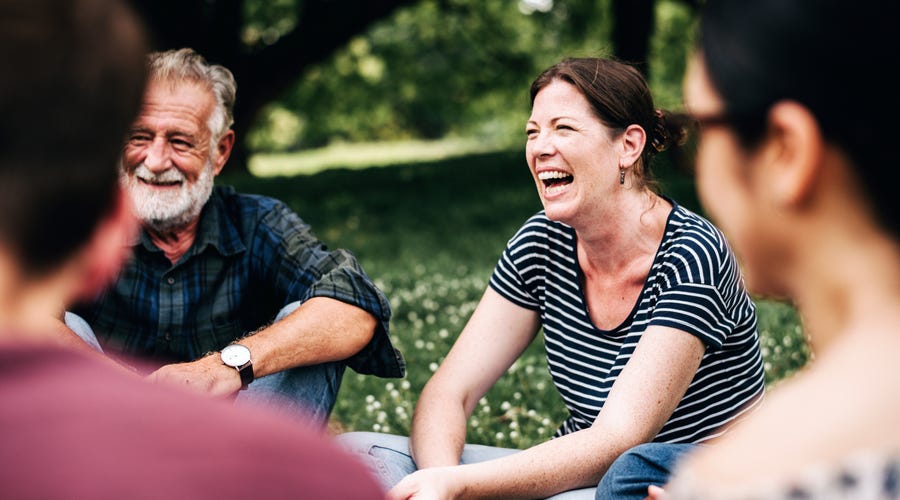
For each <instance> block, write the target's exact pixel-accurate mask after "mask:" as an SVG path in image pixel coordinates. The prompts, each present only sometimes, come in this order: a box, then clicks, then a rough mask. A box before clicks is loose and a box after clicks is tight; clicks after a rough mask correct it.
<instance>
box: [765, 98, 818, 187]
mask: <svg viewBox="0 0 900 500" xmlns="http://www.w3.org/2000/svg"><path fill="white" fill-rule="evenodd" d="M766 141H767V143H768V145H767V147H766V148H765V150H764V152H763V157H762V158H763V159H764V160H765V162H766V166H765V167H764V168H766V169H767V170H768V172H767V174H766V180H767V184H769V188H770V189H771V190H772V193H771V194H772V195H774V197H775V200H776V202H777V203H779V204H786V205H802V204H803V203H804V202H805V201H807V200H808V199H809V197H810V195H811V193H812V191H813V188H814V187H815V184H816V180H817V178H818V176H819V174H820V171H821V168H822V161H823V155H824V153H825V140H824V138H823V137H822V132H821V129H820V128H819V124H818V122H817V121H816V118H815V116H813V114H812V113H811V112H810V111H809V110H808V109H807V108H806V107H805V106H803V105H802V104H800V103H797V102H794V101H782V102H779V103H776V104H775V105H774V106H772V108H771V109H770V110H769V115H768V132H767V136H766Z"/></svg>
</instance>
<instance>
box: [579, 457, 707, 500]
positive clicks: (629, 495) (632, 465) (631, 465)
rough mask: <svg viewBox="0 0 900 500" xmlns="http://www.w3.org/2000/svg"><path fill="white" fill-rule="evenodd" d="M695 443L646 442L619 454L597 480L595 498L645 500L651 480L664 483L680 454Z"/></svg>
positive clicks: (655, 482)
mask: <svg viewBox="0 0 900 500" xmlns="http://www.w3.org/2000/svg"><path fill="white" fill-rule="evenodd" d="M698 446H702V445H697V444H669V443H645V444H640V445H637V446H635V447H634V448H631V449H630V450H628V451H626V452H625V453H623V454H621V455H619V458H617V459H616V460H615V461H613V463H612V465H611V466H610V467H609V470H607V471H606V474H605V475H604V476H603V479H601V480H600V484H599V485H598V486H597V497H596V500H644V498H646V497H647V487H648V486H649V485H651V484H653V485H656V486H663V485H665V484H666V481H668V479H669V474H670V473H671V472H672V468H673V467H674V466H675V462H677V461H678V458H680V457H681V455H684V454H685V453H687V452H689V451H691V450H693V449H695V448H697V447H698Z"/></svg>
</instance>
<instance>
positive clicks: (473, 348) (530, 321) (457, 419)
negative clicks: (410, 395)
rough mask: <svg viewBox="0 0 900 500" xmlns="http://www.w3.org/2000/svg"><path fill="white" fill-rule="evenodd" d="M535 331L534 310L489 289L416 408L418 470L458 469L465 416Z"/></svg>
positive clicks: (414, 448) (413, 449)
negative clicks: (430, 468)
mask: <svg viewBox="0 0 900 500" xmlns="http://www.w3.org/2000/svg"><path fill="white" fill-rule="evenodd" d="M538 328H539V317H538V313H537V312H536V311H531V310H528V309H525V308H523V307H520V306H517V305H515V304H513V303H512V302H510V301H508V300H506V299H505V298H503V297H502V296H501V295H500V294H498V293H497V292H495V291H494V290H493V289H492V288H490V287H488V288H487V290H486V291H485V292H484V295H483V296H482V298H481V301H480V302H479V303H478V307H476V309H475V312H474V313H472V317H471V318H469V321H468V323H467V324H466V326H465V328H463V331H462V333H460V335H459V338H457V340H456V342H455V343H454V344H453V347H452V348H451V349H450V352H449V353H448V354H447V357H446V359H445V360H444V362H443V363H441V366H440V368H438V370H437V372H435V374H434V375H433V376H432V377H431V379H430V380H429V381H428V383H427V384H425V388H424V389H423V390H422V394H421V395H420V396H419V400H418V402H417V403H416V409H415V412H414V414H413V423H412V431H411V433H410V451H411V452H412V454H413V458H414V460H415V461H416V465H417V466H418V467H419V468H420V469H424V468H428V467H435V466H443V465H457V464H459V458H460V455H461V454H462V448H463V445H464V444H465V439H466V421H467V419H468V418H469V415H471V413H472V411H473V410H474V408H475V405H476V404H477V403H478V400H479V399H480V398H481V397H482V396H484V394H485V393H486V392H487V391H488V389H489V388H490V387H491V386H492V385H493V384H494V382H496V381H497V379H498V378H500V376H501V375H503V374H504V373H505V372H506V370H507V369H508V368H509V367H510V366H512V364H513V362H514V361H515V360H516V359H517V358H518V357H519V355H521V354H522V352H523V351H524V350H525V348H527V347H528V345H529V344H530V343H531V341H532V340H533V339H534V337H535V335H536V334H537V331H538Z"/></svg>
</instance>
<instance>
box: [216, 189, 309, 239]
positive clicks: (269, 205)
mask: <svg viewBox="0 0 900 500" xmlns="http://www.w3.org/2000/svg"><path fill="white" fill-rule="evenodd" d="M210 200H211V201H212V202H213V203H214V204H215V205H216V206H217V207H218V208H217V210H219V211H220V212H223V213H225V214H227V215H226V217H227V218H228V219H229V220H231V221H232V222H233V223H235V224H236V225H238V226H241V227H244V228H245V229H249V230H252V229H254V228H256V227H257V226H265V227H272V228H277V227H280V226H283V225H285V224H286V225H287V226H288V227H290V226H292V225H297V224H300V223H301V222H302V221H300V220H299V219H300V216H299V215H298V214H297V213H296V212H295V211H294V210H293V209H292V208H291V207H290V206H288V204H287V203H285V202H283V201H281V200H279V199H278V198H274V197H272V196H267V195H263V194H255V193H246V192H240V191H237V190H236V189H235V188H234V187H233V186H216V187H215V188H214V189H213V195H212V197H211V198H210Z"/></svg>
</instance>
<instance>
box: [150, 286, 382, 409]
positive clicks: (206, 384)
mask: <svg viewBox="0 0 900 500" xmlns="http://www.w3.org/2000/svg"><path fill="white" fill-rule="evenodd" d="M376 325H377V321H376V319H375V318H374V317H373V316H372V315H371V314H370V313H368V312H367V311H365V310H363V309H360V308H359V307H356V306H354V305H350V304H347V303H344V302H341V301H339V300H336V299H331V298H328V297H313V298H311V299H309V300H308V301H306V302H304V303H303V304H302V305H300V307H298V308H297V309H296V310H294V311H293V312H292V313H290V314H289V315H287V316H286V317H284V318H283V319H282V320H281V321H277V322H275V323H273V324H271V325H269V326H268V327H266V328H263V329H262V330H259V331H257V332H256V333H254V334H252V335H250V336H247V337H244V338H243V339H240V340H239V341H238V342H239V343H240V344H243V345H245V346H247V347H248V348H250V353H251V361H252V362H253V373H254V377H255V378H259V377H263V376H265V375H269V374H272V373H277V372H280V371H284V370H287V369H290V368H294V367H297V366H306V365H314V364H319V363H325V362H329V361H339V360H343V359H347V358H349V357H350V356H352V355H354V354H356V353H357V352H359V350H360V349H362V348H363V347H364V346H365V345H366V344H367V343H368V342H369V341H370V340H371V339H372V337H373V335H374V333H375V328H376ZM149 378H150V379H151V380H156V381H163V382H170V383H174V384H176V385H180V386H182V387H185V386H187V387H188V388H190V389H193V390H197V391H200V392H204V393H209V394H212V395H229V394H234V393H235V392H237V391H238V390H239V389H240V388H241V379H240V376H239V374H238V372H237V371H236V370H235V369H234V368H231V367H229V366H226V365H225V364H223V363H222V360H221V359H220V357H219V355H218V353H213V354H211V355H208V356H205V357H202V358H200V359H198V360H196V361H193V362H190V363H178V364H171V365H165V366H163V367H161V368H160V369H158V370H156V371H155V372H153V373H152V374H150V376H149Z"/></svg>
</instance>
